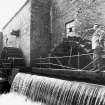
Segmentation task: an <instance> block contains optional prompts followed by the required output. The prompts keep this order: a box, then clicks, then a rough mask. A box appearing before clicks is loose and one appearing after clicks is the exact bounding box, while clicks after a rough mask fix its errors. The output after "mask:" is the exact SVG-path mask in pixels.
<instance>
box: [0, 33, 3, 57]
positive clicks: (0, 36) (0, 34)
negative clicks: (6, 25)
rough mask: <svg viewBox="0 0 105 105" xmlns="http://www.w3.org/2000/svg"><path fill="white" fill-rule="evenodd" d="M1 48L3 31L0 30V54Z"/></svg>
mask: <svg viewBox="0 0 105 105" xmlns="http://www.w3.org/2000/svg"><path fill="white" fill-rule="evenodd" d="M2 49H3V33H2V32H0V55H1V52H2Z"/></svg>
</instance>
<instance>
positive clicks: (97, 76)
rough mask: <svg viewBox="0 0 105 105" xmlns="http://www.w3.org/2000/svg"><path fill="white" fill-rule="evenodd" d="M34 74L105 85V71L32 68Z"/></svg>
mask: <svg viewBox="0 0 105 105" xmlns="http://www.w3.org/2000/svg"><path fill="white" fill-rule="evenodd" d="M32 73H34V74H38V75H42V76H49V77H54V78H60V79H65V80H70V81H82V82H87V83H94V84H100V85H105V71H102V72H94V71H85V70H84V71H81V70H68V69H50V68H47V69H45V68H32Z"/></svg>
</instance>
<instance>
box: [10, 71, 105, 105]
mask: <svg viewBox="0 0 105 105" xmlns="http://www.w3.org/2000/svg"><path fill="white" fill-rule="evenodd" d="M13 91H15V92H18V93H19V94H22V95H25V96H27V98H29V99H31V100H32V101H38V102H41V103H44V104H45V105H105V86H102V85H97V84H91V83H85V82H77V81H67V80H61V79H55V78H49V77H45V76H38V75H31V74H25V73H18V74H17V75H16V76H15V78H14V80H13V83H12V85H11V92H13Z"/></svg>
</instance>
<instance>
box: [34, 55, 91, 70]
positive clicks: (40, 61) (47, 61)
mask: <svg viewBox="0 0 105 105" xmlns="http://www.w3.org/2000/svg"><path fill="white" fill-rule="evenodd" d="M82 56H89V57H91V59H92V56H93V53H88V54H79V53H78V54H77V55H72V56H71V55H70V56H51V54H49V55H48V57H44V58H43V57H40V58H37V59H36V63H35V64H36V65H38V68H39V69H44V68H50V69H53V67H52V66H54V67H55V69H56V68H61V69H71V70H77V69H78V70H80V69H79V66H80V65H79V64H80V57H82ZM73 57H77V59H78V61H77V62H78V64H77V65H78V68H74V67H70V66H69V65H64V64H63V63H62V61H61V60H60V59H65V58H68V59H71V58H73ZM53 60H55V61H56V62H57V63H54V62H52V61H53ZM92 63H93V60H92V61H91V62H90V63H89V64H87V65H86V66H84V67H83V68H82V69H81V70H85V69H86V68H87V67H89V66H90V65H91V64H92ZM46 66H47V67H46ZM36 67H37V66H36Z"/></svg>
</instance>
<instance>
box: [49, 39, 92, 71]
mask: <svg viewBox="0 0 105 105" xmlns="http://www.w3.org/2000/svg"><path fill="white" fill-rule="evenodd" d="M51 56H52V57H54V58H53V59H51V62H52V63H53V64H56V68H64V69H73V70H77V69H83V70H89V69H92V67H93V63H92V62H93V61H92V50H91V42H90V41H89V40H83V39H81V38H80V37H69V38H65V39H64V40H63V42H62V43H60V44H59V45H58V46H56V47H55V48H54V49H53V50H52V52H51Z"/></svg>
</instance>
